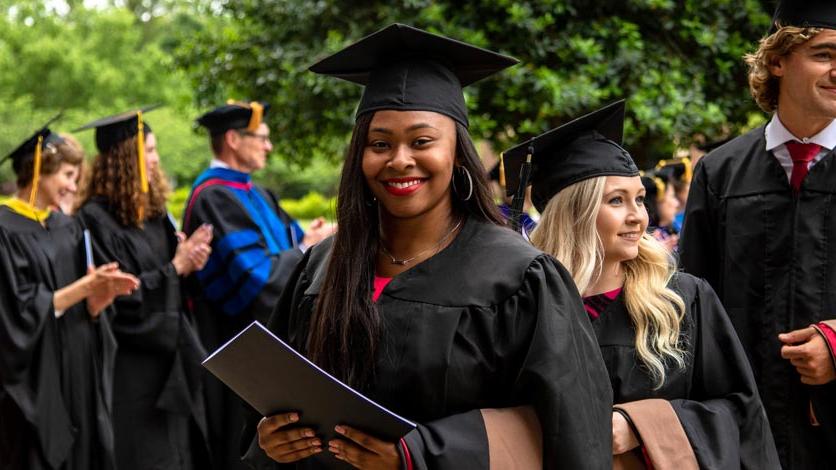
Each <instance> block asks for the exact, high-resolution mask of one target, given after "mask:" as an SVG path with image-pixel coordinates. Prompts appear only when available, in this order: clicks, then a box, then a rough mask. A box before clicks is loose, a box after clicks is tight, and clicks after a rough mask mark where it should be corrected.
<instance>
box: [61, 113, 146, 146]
mask: <svg viewBox="0 0 836 470" xmlns="http://www.w3.org/2000/svg"><path fill="white" fill-rule="evenodd" d="M160 106H162V105H159V104H155V105H151V106H143V107H142V108H138V109H134V110H131V111H126V112H124V113H119V114H114V115H113V116H108V117H105V118H101V119H97V120H95V121H93V122H88V123H87V124H85V125H83V126H81V127H79V128H78V129H74V130H73V132H78V131H83V130H86V129H96V148H97V149H99V152H101V153H107V152H108V151H109V150H111V149H113V148H114V147H116V146H117V145H119V144H120V143H121V142H124V141H126V140H128V139H130V138H131V137H133V136H135V135H137V134H139V130H140V128H142V131H143V136H144V135H145V134H148V133H149V132H151V127H150V126H149V125H148V123H146V122H144V120H142V115H143V114H144V113H147V112H149V111H153V110H155V109H157V108H159V107H160ZM142 152H144V148H143V150H142Z"/></svg>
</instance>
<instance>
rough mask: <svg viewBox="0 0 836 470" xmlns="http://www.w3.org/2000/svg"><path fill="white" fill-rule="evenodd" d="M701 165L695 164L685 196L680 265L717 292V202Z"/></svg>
mask: <svg viewBox="0 0 836 470" xmlns="http://www.w3.org/2000/svg"><path fill="white" fill-rule="evenodd" d="M703 163H704V162H702V161H701V162H699V163H698V164H697V167H696V169H695V170H694V179H693V180H692V181H691V189H690V192H689V193H688V204H687V206H686V208H685V222H684V226H683V227H682V233H681V234H680V239H679V261H680V264H681V266H682V269H683V270H684V271H685V272H687V273H688V274H692V275H694V276H696V277H700V278H703V279H705V280H707V281H708V283H709V284H711V286H712V287H714V289H715V290H718V292H719V289H720V287H721V286H720V285H719V282H720V260H721V254H722V253H721V252H720V251H719V247H718V243H717V235H716V231H717V230H718V227H717V221H716V215H715V212H716V210H717V208H718V204H719V202H718V200H717V197H716V195H715V194H714V192H712V190H711V188H710V187H709V185H708V175H707V174H706V169H705V165H704V164H703Z"/></svg>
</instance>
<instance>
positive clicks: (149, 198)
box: [78, 137, 170, 227]
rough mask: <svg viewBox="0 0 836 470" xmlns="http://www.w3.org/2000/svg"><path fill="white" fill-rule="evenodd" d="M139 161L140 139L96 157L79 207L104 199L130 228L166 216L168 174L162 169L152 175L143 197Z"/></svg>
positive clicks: (124, 143)
mask: <svg viewBox="0 0 836 470" xmlns="http://www.w3.org/2000/svg"><path fill="white" fill-rule="evenodd" d="M137 160H138V158H137V150H136V137H132V138H130V139H127V140H125V141H123V142H120V143H119V144H118V145H117V146H116V147H114V148H113V149H112V150H110V151H108V152H105V153H100V154H99V155H96V159H95V160H94V161H93V165H92V169H91V170H90V171H89V177H86V178H85V182H84V183H83V184H82V187H83V189H82V192H81V197H80V198H79V201H80V202H79V203H78V206H79V207H80V206H83V205H84V204H85V203H86V202H87V201H88V200H90V199H92V198H94V197H102V198H104V199H105V200H107V203H108V205H109V206H110V211H111V213H112V214H113V215H114V217H115V218H116V220H117V221H118V222H119V223H120V224H122V225H124V226H127V227H131V226H132V227H142V224H143V222H144V221H145V220H146V219H150V218H153V217H159V216H162V215H165V214H166V206H165V202H166V199H167V198H168V194H169V192H170V189H169V186H168V182H167V180H166V177H165V174H164V173H163V172H162V170H161V169H160V168H159V166H157V169H156V171H155V172H153V174H151V173H149V174H148V194H143V193H142V190H141V187H140V180H139V168H138V167H139V165H138V162H137Z"/></svg>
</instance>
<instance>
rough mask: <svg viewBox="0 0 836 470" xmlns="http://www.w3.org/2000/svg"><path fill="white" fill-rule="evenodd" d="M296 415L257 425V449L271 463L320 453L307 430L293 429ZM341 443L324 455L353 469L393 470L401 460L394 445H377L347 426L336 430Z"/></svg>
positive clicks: (319, 446)
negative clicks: (329, 455)
mask: <svg viewBox="0 0 836 470" xmlns="http://www.w3.org/2000/svg"><path fill="white" fill-rule="evenodd" d="M298 421H299V413H295V412H294V413H285V414H279V415H274V416H270V417H268V418H262V419H261V421H259V423H258V445H259V447H261V449H262V450H264V452H265V453H266V454H267V455H268V456H269V457H270V458H271V459H273V460H275V461H276V462H279V463H293V462H297V461H299V460H302V459H304V458H307V457H310V456H311V455H314V454H318V453H320V452H322V440H321V439H319V438H318V437H316V433H315V432H314V430H313V429H311V428H293V427H290V426H292V425H293V423H296V422H298ZM334 430H335V431H337V433H339V434H341V435H343V436H345V439H333V440H331V441H329V442H328V451H329V452H331V453H332V454H334V456H335V457H336V458H338V459H340V460H343V461H345V462H347V463H349V464H351V465H352V466H354V467H356V468H361V469H367V470H397V469H399V468H401V457H400V455H399V454H398V449H397V446H396V445H395V444H392V443H390V442H385V441H381V440H380V439H377V438H375V437H372V436H370V435H368V434H366V433H363V432H361V431H359V430H357V429H354V428H351V427H349V426H337V427H336V428H334Z"/></svg>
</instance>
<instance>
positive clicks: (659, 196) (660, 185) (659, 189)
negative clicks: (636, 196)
mask: <svg viewBox="0 0 836 470" xmlns="http://www.w3.org/2000/svg"><path fill="white" fill-rule="evenodd" d="M653 184H655V185H656V202H662V201H664V200H665V182H664V181H662V178H659V177H658V176H654V177H653Z"/></svg>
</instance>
